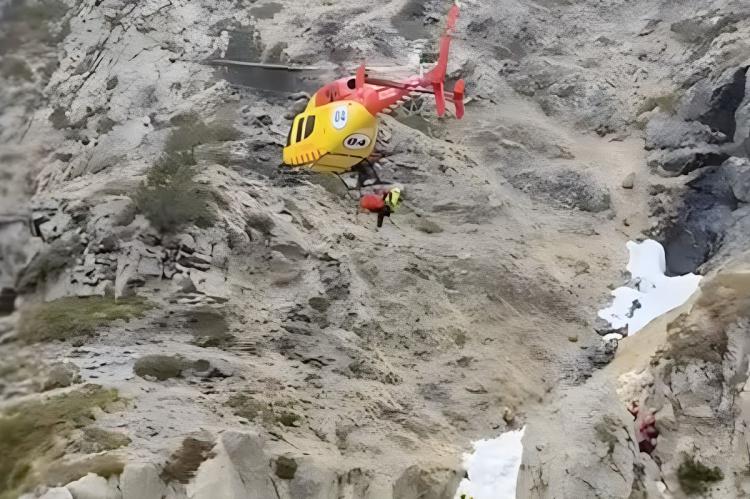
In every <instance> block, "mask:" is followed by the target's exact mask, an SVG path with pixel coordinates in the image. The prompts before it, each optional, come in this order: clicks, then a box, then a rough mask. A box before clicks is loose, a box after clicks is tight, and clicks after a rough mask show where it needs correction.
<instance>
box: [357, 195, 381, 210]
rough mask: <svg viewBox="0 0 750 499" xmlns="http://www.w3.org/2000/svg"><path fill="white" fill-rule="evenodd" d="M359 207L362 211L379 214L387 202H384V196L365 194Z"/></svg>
mask: <svg viewBox="0 0 750 499" xmlns="http://www.w3.org/2000/svg"><path fill="white" fill-rule="evenodd" d="M359 205H360V206H361V207H362V209H365V210H367V211H371V212H373V213H378V212H379V211H380V210H382V209H383V207H384V206H385V201H384V200H383V196H380V195H378V194H365V195H364V196H362V198H361V199H360V200H359Z"/></svg>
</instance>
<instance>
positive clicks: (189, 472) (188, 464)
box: [161, 438, 214, 483]
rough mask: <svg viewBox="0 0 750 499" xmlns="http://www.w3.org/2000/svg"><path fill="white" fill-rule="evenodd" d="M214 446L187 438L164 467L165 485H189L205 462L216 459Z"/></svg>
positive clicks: (162, 477)
mask: <svg viewBox="0 0 750 499" xmlns="http://www.w3.org/2000/svg"><path fill="white" fill-rule="evenodd" d="M213 446H214V444H212V443H211V442H206V441H204V440H198V439H195V438H186V439H185V440H183V442H182V446H181V447H180V448H179V449H177V450H176V451H175V452H174V453H173V454H172V455H171V456H170V457H169V460H168V461H167V463H166V464H165V465H164V469H163V470H162V473H161V479H162V480H164V482H165V483H169V482H175V481H176V482H180V483H188V482H189V481H190V479H191V478H193V477H194V476H195V472H196V471H198V468H200V465H201V464H202V463H203V461H205V460H207V459H211V458H212V457H214V453H213V452H212V451H211V449H213Z"/></svg>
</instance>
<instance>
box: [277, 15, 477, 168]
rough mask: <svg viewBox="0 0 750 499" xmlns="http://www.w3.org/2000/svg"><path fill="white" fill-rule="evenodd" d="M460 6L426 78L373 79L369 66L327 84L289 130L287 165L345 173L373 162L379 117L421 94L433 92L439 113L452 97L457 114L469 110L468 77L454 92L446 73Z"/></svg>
mask: <svg viewBox="0 0 750 499" xmlns="http://www.w3.org/2000/svg"><path fill="white" fill-rule="evenodd" d="M457 18H458V6H457V5H453V7H452V8H451V9H450V12H449V13H448V22H447V27H446V30H445V33H444V34H443V36H442V37H441V39H440V51H439V54H438V60H437V63H436V64H435V67H434V68H433V69H432V70H430V71H429V72H428V73H427V74H425V75H424V76H421V75H414V76H411V77H409V78H407V79H405V80H403V81H400V82H396V81H390V80H385V79H380V78H371V77H370V76H369V75H368V72H367V68H366V67H365V65H364V64H362V65H361V66H359V68H358V69H357V72H356V74H355V75H354V76H351V77H347V78H341V79H339V80H335V81H333V82H332V83H329V84H327V85H325V86H324V87H323V88H321V89H320V90H318V91H317V92H315V94H314V95H313V96H312V97H311V98H310V102H309V103H308V104H307V107H306V108H305V110H304V111H303V112H302V113H300V114H298V115H297V116H296V117H295V118H294V121H293V122H292V126H291V129H290V130H289V137H288V139H287V144H286V147H285V148H284V151H283V158H284V164H285V165H287V166H291V167H301V168H304V169H307V170H310V171H313V172H318V173H335V174H342V173H346V172H349V171H352V169H354V168H356V167H358V165H360V164H368V161H367V158H368V157H369V156H370V155H371V153H372V152H373V149H374V148H375V144H376V137H377V134H378V116H379V115H380V113H388V112H390V111H391V110H392V109H395V108H396V107H397V106H399V105H401V104H403V102H404V101H405V100H407V99H409V97H410V96H412V95H414V94H415V93H421V94H432V95H434V96H435V104H436V108H437V114H438V116H443V115H444V114H445V107H446V101H447V102H452V103H453V105H454V106H455V114H456V118H459V119H460V118H461V117H463V114H464V101H463V99H464V81H463V80H458V81H457V82H456V84H455V86H454V87H453V91H452V92H446V91H445V73H446V70H447V68H448V51H449V49H450V43H451V35H452V34H453V31H454V29H455V26H456V19H457Z"/></svg>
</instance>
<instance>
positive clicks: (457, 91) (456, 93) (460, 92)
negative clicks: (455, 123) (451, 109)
mask: <svg viewBox="0 0 750 499" xmlns="http://www.w3.org/2000/svg"><path fill="white" fill-rule="evenodd" d="M464 87H465V83H464V81H463V80H458V81H457V82H456V84H455V85H454V86H453V105H454V106H456V118H458V119H461V118H463V116H464Z"/></svg>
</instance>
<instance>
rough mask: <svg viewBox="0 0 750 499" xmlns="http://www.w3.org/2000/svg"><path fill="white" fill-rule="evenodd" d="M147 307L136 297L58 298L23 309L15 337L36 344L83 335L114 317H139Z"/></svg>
mask: <svg viewBox="0 0 750 499" xmlns="http://www.w3.org/2000/svg"><path fill="white" fill-rule="evenodd" d="M151 308H152V305H151V303H150V302H148V301H147V300H145V299H143V298H140V297H132V298H122V299H119V300H115V299H114V298H108V297H100V296H92V297H87V298H78V297H70V298H61V299H59V300H54V301H51V302H47V303H40V304H37V305H32V306H29V307H27V308H25V309H24V310H23V311H22V312H21V318H20V320H19V324H18V333H19V338H20V339H21V340H23V341H25V342H27V343H36V342H40V341H51V340H67V339H70V338H80V337H87V336H91V335H92V334H94V333H95V332H96V329H97V328H100V327H102V326H106V325H107V324H110V323H111V322H113V321H116V320H118V319H122V320H129V319H132V318H135V317H141V316H143V314H144V313H145V312H146V311H147V310H149V309H151Z"/></svg>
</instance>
